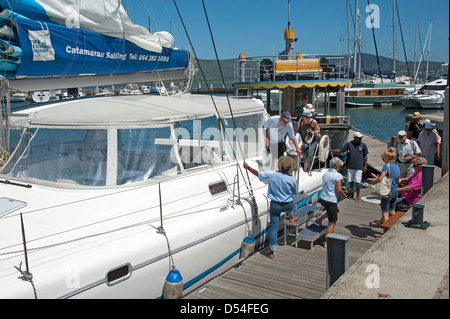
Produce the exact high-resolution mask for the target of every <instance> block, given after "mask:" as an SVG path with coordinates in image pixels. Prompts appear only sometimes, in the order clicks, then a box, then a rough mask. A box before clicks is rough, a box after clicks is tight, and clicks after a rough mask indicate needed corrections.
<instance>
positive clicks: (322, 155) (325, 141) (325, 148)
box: [318, 135, 330, 163]
mask: <svg viewBox="0 0 450 319" xmlns="http://www.w3.org/2000/svg"><path fill="white" fill-rule="evenodd" d="M329 154H330V137H329V136H328V135H322V138H321V139H320V143H319V154H318V158H319V161H321V162H323V163H325V162H326V161H327V159H328V155H329Z"/></svg>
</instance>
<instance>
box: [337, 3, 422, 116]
mask: <svg viewBox="0 0 450 319" xmlns="http://www.w3.org/2000/svg"><path fill="white" fill-rule="evenodd" d="M347 3H348V2H347ZM355 3H356V5H355V8H356V9H355V10H356V12H355V16H356V17H357V18H356V21H355V38H354V44H355V45H354V51H355V52H354V69H355V72H356V60H357V59H356V57H357V54H356V48H357V44H358V42H359V43H360V41H361V39H359V40H358V39H357V29H358V27H357V25H358V18H359V17H361V15H359V9H358V0H356V1H355ZM392 7H393V15H392V21H393V33H392V37H393V70H392V71H382V70H381V67H380V63H379V56H378V49H377V43H376V39H375V34H374V33H373V37H374V39H373V40H374V45H375V51H376V55H377V65H378V70H377V71H369V70H365V71H364V72H363V73H364V75H365V77H366V78H365V79H359V80H358V81H353V83H352V85H351V87H350V88H347V89H345V94H346V96H345V103H346V105H348V106H354V107H359V106H373V105H382V104H384V103H389V104H392V105H394V104H397V105H400V104H401V102H400V99H401V98H402V97H404V96H406V95H407V94H408V93H410V92H411V91H413V90H414V89H415V86H414V85H413V84H406V83H405V82H403V81H399V80H398V78H397V74H396V71H397V70H396V60H397V56H396V50H395V49H396V48H395V46H396V45H395V34H396V29H395V28H396V19H395V16H396V8H397V5H396V1H395V0H393V1H392ZM397 9H398V8H397ZM397 15H398V10H397ZM371 20H372V19H371ZM372 28H373V26H372ZM360 33H361V32H360ZM358 47H359V48H360V46H358ZM360 51H361V48H360ZM349 55H350V51H349ZM360 60H361V57H360ZM406 60H407V59H406ZM402 80H403V79H402ZM332 102H335V99H333V100H332Z"/></svg>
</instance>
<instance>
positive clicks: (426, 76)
mask: <svg viewBox="0 0 450 319" xmlns="http://www.w3.org/2000/svg"><path fill="white" fill-rule="evenodd" d="M432 30H433V20H431V21H430V40H429V41H428V57H427V72H426V75H425V81H428V65H429V64H430V50H431V31H432Z"/></svg>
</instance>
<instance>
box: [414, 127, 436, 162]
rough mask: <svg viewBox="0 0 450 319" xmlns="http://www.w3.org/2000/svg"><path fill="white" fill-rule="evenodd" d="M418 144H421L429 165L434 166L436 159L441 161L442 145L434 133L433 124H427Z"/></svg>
mask: <svg viewBox="0 0 450 319" xmlns="http://www.w3.org/2000/svg"><path fill="white" fill-rule="evenodd" d="M417 144H419V146H420V149H421V150H422V154H423V155H424V156H425V158H426V159H427V162H428V164H429V165H434V159H435V158H436V159H438V160H439V158H440V145H439V143H438V137H437V135H436V134H435V133H434V132H433V124H431V123H427V124H425V130H424V131H422V132H420V135H419V138H418V139H417Z"/></svg>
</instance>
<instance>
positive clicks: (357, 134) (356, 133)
mask: <svg viewBox="0 0 450 319" xmlns="http://www.w3.org/2000/svg"><path fill="white" fill-rule="evenodd" d="M353 137H363V135H362V134H361V133H359V132H355V133H353Z"/></svg>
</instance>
